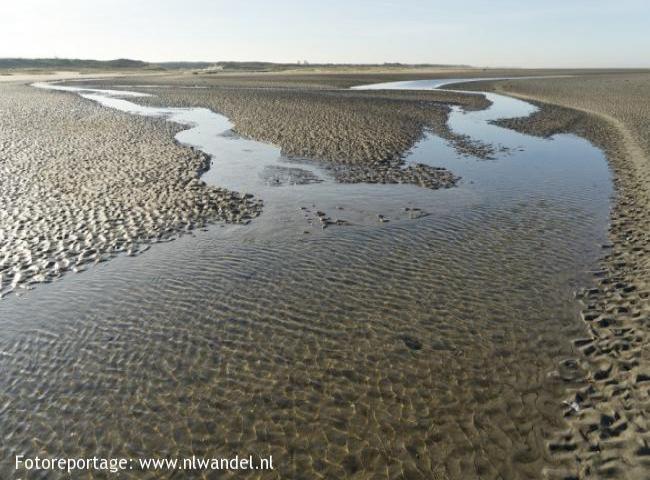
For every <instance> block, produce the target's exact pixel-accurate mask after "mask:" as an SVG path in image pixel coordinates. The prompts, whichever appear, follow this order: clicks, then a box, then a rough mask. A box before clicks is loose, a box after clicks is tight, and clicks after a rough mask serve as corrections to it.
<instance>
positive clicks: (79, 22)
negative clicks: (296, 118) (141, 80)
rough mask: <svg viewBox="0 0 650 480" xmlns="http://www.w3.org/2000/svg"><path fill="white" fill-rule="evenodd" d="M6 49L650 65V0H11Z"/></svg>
mask: <svg viewBox="0 0 650 480" xmlns="http://www.w3.org/2000/svg"><path fill="white" fill-rule="evenodd" d="M0 57H30V58H35V57H39V58H40V57H48V58H49V57H61V58H93V59H101V60H107V59H114V58H133V59H139V60H145V61H151V62H157V61H179V60H186V61H198V60H201V61H219V60H241V61H251V60H260V61H273V62H296V61H298V60H300V61H302V60H307V61H309V62H310V63H330V62H331V63H384V62H401V63H435V64H468V65H474V66H485V67H499V66H501V67H510V66H512V67H650V1H649V0H616V1H611V0H537V1H532V0H531V1H528V0H465V1H464V0H444V1H438V0H429V1H416V0H401V1H400V0H387V1H383V0H374V1H370V0H360V1H353V0H324V1H311V0H303V1H293V0H267V1H264V0H248V1H246V0H228V1H222V0H111V1H108V0H107V1H103V0H2V1H1V2H0Z"/></svg>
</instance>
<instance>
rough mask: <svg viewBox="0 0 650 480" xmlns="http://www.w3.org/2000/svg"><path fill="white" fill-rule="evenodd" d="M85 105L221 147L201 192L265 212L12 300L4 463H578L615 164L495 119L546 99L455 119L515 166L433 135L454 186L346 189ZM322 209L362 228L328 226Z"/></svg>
mask: <svg viewBox="0 0 650 480" xmlns="http://www.w3.org/2000/svg"><path fill="white" fill-rule="evenodd" d="M445 82H451V81H448V80H446V81H445ZM440 85H442V83H441V82H440V81H431V82H410V83H409V84H408V85H406V87H408V88H436V87H438V86H440ZM404 87H405V85H404V84H401V85H392V86H391V85H382V86H381V88H404ZM47 88H55V89H59V90H61V89H65V90H70V88H72V87H66V86H63V85H58V84H55V85H49V86H48V87H47ZM134 88H135V87H134ZM377 88H379V87H377ZM73 91H76V92H78V93H79V94H81V95H82V96H84V97H85V98H87V99H89V100H92V101H97V102H100V103H101V104H102V105H105V106H107V107H110V108H117V109H120V110H123V111H127V112H131V113H134V114H140V115H151V116H157V117H163V118H165V119H167V120H169V121H175V122H179V123H183V124H187V125H188V126H190V128H189V129H188V130H184V131H182V132H180V133H179V134H178V136H177V140H179V141H180V142H182V143H184V144H188V145H192V146H194V147H196V148H200V149H201V150H203V151H205V152H206V153H208V154H210V155H212V162H213V164H212V168H211V169H210V170H209V171H208V172H206V173H205V174H204V175H203V177H202V178H203V179H204V180H205V181H206V182H208V183H210V184H215V185H219V186H225V187H228V188H231V189H235V190H239V191H245V192H250V193H253V194H255V195H256V196H259V197H260V198H262V199H263V200H264V202H265V207H264V212H263V214H262V215H261V217H259V218H258V219H256V220H254V221H253V222H252V223H251V224H250V225H247V226H240V225H229V226H221V225H215V226H213V227H211V228H209V229H207V230H206V231H197V232H195V233H194V234H193V235H184V236H181V237H180V238H178V239H177V240H176V241H174V242H170V243H165V244H158V245H155V246H154V247H153V248H151V249H150V250H149V251H147V252H146V253H145V254H143V255H139V256H136V257H133V258H131V257H126V256H119V257H117V258H115V259H113V260H111V261H110V262H105V263H102V264H100V265H98V266H96V267H94V268H91V269H89V270H88V271H86V272H85V273H83V274H81V275H67V276H65V277H64V278H63V279H62V280H60V281H57V282H53V283H51V284H47V285H43V286H39V287H38V288H36V289H35V290H32V291H29V292H27V293H26V294H25V295H23V296H21V297H17V296H10V297H7V298H5V299H3V300H2V301H1V302H0V325H1V328H2V334H0V368H1V369H2V372H3V375H2V376H1V377H0V408H1V411H2V415H0V431H1V432H2V434H3V442H2V447H0V458H1V459H2V463H0V471H1V472H5V471H6V472H11V467H12V466H13V463H11V461H12V458H11V455H13V452H15V451H20V452H24V453H25V454H27V455H28V454H35V453H39V454H40V455H41V456H45V455H49V456H57V457H61V456H79V455H82V456H85V457H88V456H92V455H93V454H96V455H99V456H114V457H139V456H159V457H164V456H167V455H169V456H172V457H174V456H192V455H197V456H205V457H217V456H222V455H223V456H229V455H233V454H234V453H239V454H240V455H243V456H247V455H249V454H259V455H268V454H272V455H273V458H274V464H275V465H276V471H275V472H274V473H275V474H277V476H278V477H280V478H297V477H299V476H302V477H305V478H315V477H318V476H322V477H327V476H330V477H332V478H346V477H353V476H354V475H355V474H356V475H360V471H361V470H364V471H366V472H368V476H369V477H370V476H372V475H375V476H376V477H377V478H398V477H399V476H400V475H403V476H409V475H410V476H412V478H479V477H480V478H492V477H497V478H498V477H502V478H539V477H541V474H542V471H543V470H544V469H545V468H553V467H554V466H556V465H557V464H558V462H561V459H560V460H558V459H557V458H555V457H553V456H550V455H549V453H548V449H547V446H546V442H547V441H549V439H550V438H552V433H553V432H555V431H556V430H557V429H560V428H562V426H563V418H562V412H563V410H562V409H563V405H562V400H564V398H565V389H566V388H567V387H568V386H571V385H572V384H573V383H574V382H576V381H578V380H579V372H576V371H574V370H572V369H571V368H570V366H571V362H567V361H566V360H567V359H570V358H571V357H572V355H573V350H572V346H571V344H570V342H569V341H568V339H571V338H576V337H579V336H581V335H583V334H584V332H583V325H582V323H581V322H580V320H579V319H578V317H577V312H576V304H575V301H574V299H573V295H572V292H573V290H574V289H575V288H576V286H577V285H580V284H581V283H582V281H583V276H584V275H585V273H586V272H587V271H588V270H589V269H590V268H591V267H592V265H594V264H595V262H596V260H597V259H598V257H599V255H600V245H601V244H602V243H604V241H605V239H606V229H607V221H608V211H609V201H610V196H611V194H612V186H611V178H610V173H609V170H608V167H607V163H606V160H605V158H604V156H603V154H602V152H600V151H599V150H597V149H596V148H594V147H593V146H592V145H590V144H589V143H588V142H586V141H584V140H582V139H579V138H576V137H573V136H567V135H558V136H555V137H554V138H553V139H552V140H546V139H538V138H532V137H528V136H525V135H522V134H518V133H516V132H512V131H509V130H505V129H502V128H499V127H496V126H492V125H490V124H489V123H487V122H488V121H489V120H490V119H493V118H500V117H504V116H515V115H526V114H529V113H531V111H532V108H533V107H531V106H530V105H529V104H527V103H525V102H521V101H518V100H513V99H510V98H507V97H502V96H499V95H494V94H489V98H490V100H492V102H493V105H492V107H491V108H489V109H487V110H485V111H482V112H467V113H465V112H463V111H461V110H458V109H454V111H453V113H452V114H451V116H450V119H449V123H450V126H451V128H452V129H453V130H454V131H456V132H458V133H463V134H469V135H471V136H472V137H473V138H478V139H481V140H484V141H487V142H490V143H493V144H497V145H502V146H504V147H508V149H509V150H508V151H502V152H499V153H498V154H497V156H496V158H495V159H494V160H478V159H475V158H472V157H463V156H459V155H458V154H457V153H456V152H455V151H454V150H453V149H452V148H451V147H450V146H449V145H447V143H446V142H445V141H444V140H442V139H440V138H437V137H435V136H433V135H432V134H429V133H427V134H426V135H425V136H424V137H423V139H422V140H421V141H420V142H419V143H418V144H417V145H416V146H415V147H414V148H413V149H412V150H411V152H409V153H408V155H407V156H406V161H407V162H419V163H428V164H431V165H435V166H443V167H447V168H449V169H450V170H451V171H453V172H454V173H456V174H458V175H461V176H462V177H463V181H462V182H461V183H460V184H459V186H458V187H457V188H452V189H448V190H438V191H432V190H427V189H423V188H418V187H415V186H412V185H366V184H358V185H342V184H337V183H335V182H334V181H332V180H331V179H330V178H329V176H328V174H327V171H326V170H324V169H320V168H318V167H317V166H314V165H313V164H305V163H300V164H297V163H296V162H293V161H291V160H290V159H287V158H284V157H283V155H282V153H281V152H280V151H279V149H278V148H276V147H274V146H271V145H266V144H263V143H260V142H255V141H252V140H249V139H243V138H240V137H238V136H237V135H236V134H234V133H233V132H232V127H233V126H232V124H230V123H229V122H228V120H227V119H226V118H225V117H223V116H221V115H218V114H216V113H214V112H211V111H209V110H207V109H202V108H196V109H172V108H166V107H160V108H152V107H143V106H140V105H138V104H137V96H136V95H142V94H141V93H138V92H131V93H128V94H125V93H123V92H121V91H120V92H119V93H117V92H115V91H98V90H96V89H95V90H93V89H89V88H81V89H78V88H76V87H75V89H74V90H73ZM268 167H271V171H272V174H271V175H269V173H268V172H269V170H268ZM287 168H289V169H299V170H300V172H302V173H300V172H298V171H297V170H291V171H289V173H287V170H282V169H287ZM278 169H280V170H278ZM278 171H282V172H284V173H283V174H282V175H279V176H278V173H277V172H278ZM304 172H309V175H308V178H310V179H312V180H313V179H318V180H320V181H319V182H317V183H308V184H296V183H300V182H301V179H304V176H305V175H306V174H305V173H304ZM274 179H275V180H278V179H279V181H277V182H276V181H274ZM301 207H304V208H305V210H303V209H301ZM406 208H408V209H409V210H405V209H406ZM414 208H417V209H420V210H413V209H414ZM317 209H318V210H322V211H325V212H327V213H328V214H329V215H331V216H333V217H334V216H336V217H338V218H341V219H344V220H346V221H347V222H349V225H345V226H333V227H331V228H327V229H322V228H321V227H320V226H319V225H318V222H317V221H316V219H315V213H314V212H315V210H317ZM414 212H417V213H416V214H414ZM377 214H382V215H385V216H386V217H387V218H389V219H390V222H387V223H379V222H378V221H377ZM305 231H307V232H309V233H304V232H305ZM240 473H242V476H243V477H246V473H244V472H240ZM361 475H362V476H363V475H364V474H361ZM0 476H2V475H0ZM250 476H251V477H254V475H250ZM127 478H131V477H128V475H127ZM133 478H141V477H138V476H136V475H135V474H134V475H133Z"/></svg>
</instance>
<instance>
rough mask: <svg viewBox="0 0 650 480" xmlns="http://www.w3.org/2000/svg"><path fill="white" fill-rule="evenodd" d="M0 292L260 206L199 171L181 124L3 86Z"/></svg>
mask: <svg viewBox="0 0 650 480" xmlns="http://www.w3.org/2000/svg"><path fill="white" fill-rule="evenodd" d="M0 91H1V92H2V94H1V95H0V111H2V116H1V117H0V175H1V176H2V182H1V183H0V205H2V209H0V295H4V294H6V293H8V292H10V291H13V290H17V289H20V288H23V287H28V286H29V285H31V284H35V283H42V282H47V281H50V280H51V279H53V278H57V277H58V276H60V275H61V274H62V273H63V272H65V271H67V270H70V269H80V268H83V265H85V264H87V263H92V262H100V261H103V260H106V259H108V258H110V257H111V256H112V255H114V254H116V253H120V252H129V253H136V252H137V251H138V249H139V248H140V245H141V244H144V243H149V242H152V241H154V242H155V241H159V240H165V239H167V238H169V237H171V236H173V235H175V234H176V233H177V232H178V231H183V230H191V229H193V228H196V227H200V226H203V225H205V223H206V222H207V221H210V220H215V219H219V220H227V221H246V220H247V219H250V218H252V217H254V216H256V215H257V214H258V213H259V210H260V205H259V204H258V203H257V202H256V201H253V200H252V199H249V198H242V197H240V196H239V195H238V194H237V193H233V192H228V191H225V190H221V189H218V188H212V187H206V186H205V185H204V184H203V182H201V181H200V180H199V178H198V174H199V172H201V171H203V170H204V169H205V168H207V166H208V165H209V160H208V159H207V157H205V156H204V155H203V154H199V153H195V152H192V151H191V150H190V149H187V148H183V147H180V146H179V145H176V144H175V143H174V140H173V134H174V133H175V132H176V131H178V127H177V126H173V125H172V124H170V123H167V122H164V121H162V120H155V119H142V118H137V117H133V116H129V115H126V114H120V113H118V112H113V111H109V110H107V109H104V108H102V107H100V106H98V105H95V104H93V103H92V102H89V101H84V100H82V99H80V98H79V97H77V96H76V95H70V94H59V93H50V92H46V91H43V90H38V89H35V88H32V87H29V86H25V85H15V84H7V83H4V84H2V85H0Z"/></svg>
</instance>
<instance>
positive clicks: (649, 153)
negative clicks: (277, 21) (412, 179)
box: [454, 73, 650, 479]
mask: <svg viewBox="0 0 650 480" xmlns="http://www.w3.org/2000/svg"><path fill="white" fill-rule="evenodd" d="M454 88H462V89H475V90H479V91H481V90H482V91H495V92H499V93H505V94H508V95H513V96H516V97H519V98H522V99H527V100H532V101H534V102H535V103H537V105H538V106H539V107H540V111H539V112H538V113H536V114H534V115H533V116H532V117H530V118H527V119H514V120H504V121H500V122H498V123H499V124H500V125H502V126H507V127H510V128H514V129H516V130H519V131H522V132H524V133H527V134H532V135H539V136H551V135H553V134H555V133H576V134H578V135H581V136H584V137H586V138H588V139H589V140H590V141H591V142H592V143H594V144H595V145H598V146H600V147H601V148H602V149H603V150H604V151H605V152H606V153H607V155H608V158H609V160H610V164H611V167H612V170H613V172H614V175H615V178H614V181H615V184H616V188H617V197H616V202H615V204H614V208H613V210H612V212H611V225H610V231H609V236H610V242H611V244H609V245H603V249H604V256H603V260H602V265H601V269H600V270H598V271H597V272H595V274H594V286H593V288H590V289H587V290H585V291H584V292H581V293H580V295H579V296H580V298H581V300H582V302H583V304H584V309H583V312H582V318H583V319H584V321H585V322H586V324H587V326H588V329H589V332H590V335H589V337H587V338H581V339H576V340H575V344H576V346H578V347H579V349H580V350H581V351H582V352H583V354H584V357H583V358H582V361H583V367H584V368H586V369H587V371H588V372H589V375H588V377H587V379H586V382H585V383H584V385H582V386H581V388H579V389H576V390H575V392H574V396H573V397H571V398H569V399H567V400H568V402H569V403H571V402H575V405H577V406H578V408H579V411H577V412H576V411H575V408H568V409H567V413H566V415H567V419H568V421H569V424H570V428H569V429H568V430H566V431H564V432H561V435H560V440H561V442H562V444H563V448H561V449H559V451H558V452H556V453H557V455H561V456H564V457H567V458H569V459H570V460H571V462H572V463H574V464H575V467H574V468H573V469H571V470H570V471H569V472H557V476H558V477H559V478H567V477H566V475H574V476H575V478H622V479H623V478H629V479H641V478H648V472H650V347H649V345H650V333H649V327H650V122H649V121H648V118H649V116H650V74H633V73H631V74H624V75H621V74H619V75H596V76H592V77H588V78H585V77H578V78H563V79H538V80H516V81H501V82H480V83H478V84H469V83H468V84H464V85H456V86H454Z"/></svg>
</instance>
